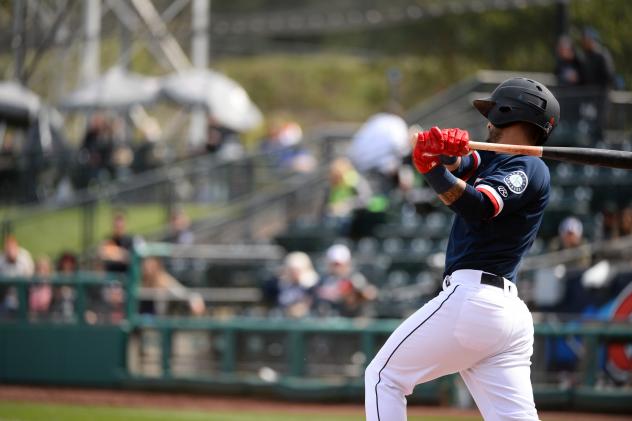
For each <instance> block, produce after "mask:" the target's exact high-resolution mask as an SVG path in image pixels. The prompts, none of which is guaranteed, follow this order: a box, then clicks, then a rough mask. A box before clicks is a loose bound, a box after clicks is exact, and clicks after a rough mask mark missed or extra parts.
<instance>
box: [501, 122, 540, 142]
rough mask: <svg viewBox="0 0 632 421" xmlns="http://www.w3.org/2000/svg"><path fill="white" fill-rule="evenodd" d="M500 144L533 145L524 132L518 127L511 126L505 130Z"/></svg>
mask: <svg viewBox="0 0 632 421" xmlns="http://www.w3.org/2000/svg"><path fill="white" fill-rule="evenodd" d="M498 143H504V144H505V145H521V146H529V145H532V143H531V141H530V140H529V138H528V137H527V136H526V135H525V133H524V131H523V130H522V129H521V128H520V127H519V126H517V125H514V126H510V127H507V128H506V129H504V130H503V132H502V135H501V137H500V139H499V141H498Z"/></svg>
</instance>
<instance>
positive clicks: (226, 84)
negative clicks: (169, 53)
mask: <svg viewBox="0 0 632 421" xmlns="http://www.w3.org/2000/svg"><path fill="white" fill-rule="evenodd" d="M162 94H163V96H165V97H166V98H168V99H170V100H172V101H174V102H176V103H178V104H181V105H186V106H191V107H195V106H197V107H204V108H206V109H207V111H208V112H209V114H210V115H211V116H212V117H213V118H214V119H215V120H216V121H217V122H218V123H220V124H221V125H223V126H225V127H228V128H229V129H233V130H235V131H239V132H242V131H246V130H250V129H252V128H255V127H256V126H258V125H259V124H261V121H262V116H261V111H259V109H258V108H257V106H256V105H255V104H254V103H253V102H252V101H251V100H250V98H249V97H248V94H247V93H246V91H245V90H244V88H242V87H241V86H240V85H239V84H238V83H237V82H235V81H234V80H232V79H230V78H229V77H227V76H225V75H223V74H221V73H218V72H215V71H212V70H207V69H191V70H186V71H184V72H181V73H176V74H173V75H171V76H167V77H166V78H165V79H164V81H163V84H162Z"/></svg>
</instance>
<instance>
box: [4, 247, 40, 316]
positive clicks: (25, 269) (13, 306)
mask: <svg viewBox="0 0 632 421" xmlns="http://www.w3.org/2000/svg"><path fill="white" fill-rule="evenodd" d="M33 272H34V266H33V259H32V258H31V254H30V253H29V252H28V251H26V250H25V249H23V248H21V247H20V245H19V244H18V240H17V239H16V238H15V237H14V236H13V235H8V236H7V237H5V239H4V250H3V253H2V255H0V276H4V277H24V278H30V277H31V276H33ZM19 306H20V303H19V299H18V293H17V290H16V288H15V287H8V288H5V289H3V290H0V315H3V314H15V312H16V311H17V310H18V308H19Z"/></svg>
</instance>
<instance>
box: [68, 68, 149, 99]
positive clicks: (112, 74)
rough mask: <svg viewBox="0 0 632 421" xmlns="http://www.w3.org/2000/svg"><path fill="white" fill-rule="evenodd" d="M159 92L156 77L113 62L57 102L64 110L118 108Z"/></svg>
mask: <svg viewBox="0 0 632 421" xmlns="http://www.w3.org/2000/svg"><path fill="white" fill-rule="evenodd" d="M159 94H160V81H159V79H158V78H153V77H146V76H142V75H139V74H135V73H131V72H128V71H126V70H124V69H123V68H121V67H118V66H115V67H112V68H111V69H110V70H108V71H107V72H105V73H104V74H103V75H102V76H101V77H99V78H98V79H96V80H94V81H92V82H89V83H87V84H85V85H84V86H81V87H80V88H79V89H77V90H75V91H73V92H71V93H70V94H68V95H67V96H66V97H64V98H63V99H62V100H61V102H60V104H59V105H60V107H61V108H63V109H65V110H94V109H122V110H127V109H129V108H131V107H133V106H135V105H145V104H151V103H153V102H155V101H156V100H157V99H158V97H159Z"/></svg>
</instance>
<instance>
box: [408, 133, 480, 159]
mask: <svg viewBox="0 0 632 421" xmlns="http://www.w3.org/2000/svg"><path fill="white" fill-rule="evenodd" d="M469 142H470V135H469V133H468V132H467V131H466V130H461V129H443V130H441V129H439V128H438V127H433V128H431V129H430V130H426V131H424V132H419V133H417V142H416V143H415V148H421V149H422V150H423V151H424V152H425V153H426V154H432V155H448V156H462V155H467V154H468V153H469V152H470V147H469Z"/></svg>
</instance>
